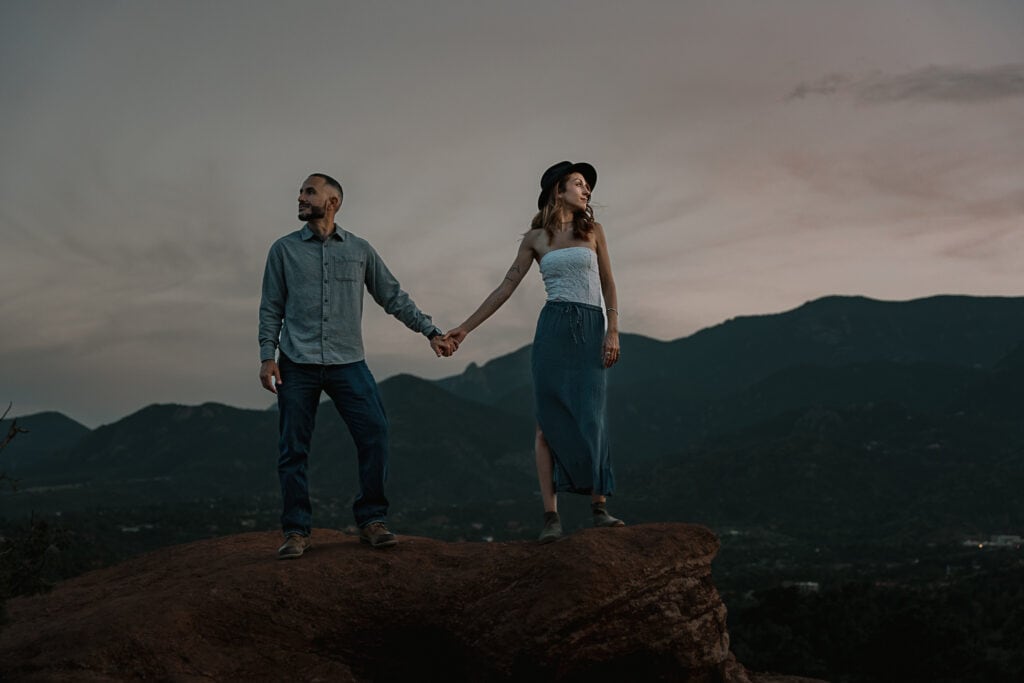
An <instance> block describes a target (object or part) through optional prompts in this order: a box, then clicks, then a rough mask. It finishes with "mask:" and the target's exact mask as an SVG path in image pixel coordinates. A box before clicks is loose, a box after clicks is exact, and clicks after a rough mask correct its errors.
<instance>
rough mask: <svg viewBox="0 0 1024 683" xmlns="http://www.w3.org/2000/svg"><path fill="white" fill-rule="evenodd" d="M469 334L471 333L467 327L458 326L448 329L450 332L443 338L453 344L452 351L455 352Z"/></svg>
mask: <svg viewBox="0 0 1024 683" xmlns="http://www.w3.org/2000/svg"><path fill="white" fill-rule="evenodd" d="M467 334H469V330H467V329H466V328H465V327H456V328H453V329H451V330H448V334H446V335H444V336H443V337H442V338H441V339H442V340H443V341H446V342H448V343H449V344H451V346H452V353H455V351H457V350H458V348H459V344H461V343H462V340H463V339H465V338H466V335H467Z"/></svg>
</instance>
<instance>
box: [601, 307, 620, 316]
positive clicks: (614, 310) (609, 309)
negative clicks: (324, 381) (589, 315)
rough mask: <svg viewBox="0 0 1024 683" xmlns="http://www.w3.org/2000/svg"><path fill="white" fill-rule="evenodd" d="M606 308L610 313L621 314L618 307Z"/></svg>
mask: <svg viewBox="0 0 1024 683" xmlns="http://www.w3.org/2000/svg"><path fill="white" fill-rule="evenodd" d="M604 310H605V311H606V312H608V313H614V314H615V315H618V314H619V311H618V309H617V308H606V309H604Z"/></svg>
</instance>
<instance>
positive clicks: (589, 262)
mask: <svg viewBox="0 0 1024 683" xmlns="http://www.w3.org/2000/svg"><path fill="white" fill-rule="evenodd" d="M540 274H541V277H543V278H544V289H545V290H547V293H548V301H575V302H578V303H583V304H590V305H592V306H600V305H601V275H600V273H598V270H597V252H595V251H594V250H593V249H590V248H588V247H565V248H563V249H555V250H554V251H549V252H548V253H546V254H544V256H543V257H542V258H541V260H540Z"/></svg>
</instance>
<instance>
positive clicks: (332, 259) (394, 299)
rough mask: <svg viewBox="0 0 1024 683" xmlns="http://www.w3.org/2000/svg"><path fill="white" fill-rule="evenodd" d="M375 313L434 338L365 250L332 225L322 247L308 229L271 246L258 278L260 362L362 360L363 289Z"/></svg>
mask: <svg viewBox="0 0 1024 683" xmlns="http://www.w3.org/2000/svg"><path fill="white" fill-rule="evenodd" d="M364 285H365V286H366V289H367V290H368V291H369V292H370V295H371V296H372V297H373V298H374V300H375V301H376V302H377V303H378V304H380V306H381V307H382V308H383V309H384V310H385V311H387V312H388V313H390V314H391V315H393V316H395V317H396V318H398V319H399V320H401V321H402V322H403V323H405V325H406V327H408V328H409V329H411V330H413V331H414V332H421V333H423V335H424V336H427V335H430V334H431V333H432V332H434V331H435V330H437V331H438V332H440V330H438V329H437V327H435V326H434V323H433V322H432V321H431V319H430V316H428V315H424V313H423V312H422V311H420V309H418V308H417V307H416V304H415V303H414V302H413V300H412V299H410V298H409V295H408V294H406V293H405V292H404V291H402V288H401V287H400V286H399V284H398V280H396V279H395V276H394V275H392V274H391V271H389V270H388V268H387V266H385V265H384V261H383V260H381V258H380V256H379V255H378V254H377V252H376V251H374V249H373V247H371V246H370V243H369V242H367V241H366V240H364V239H362V238H361V237H357V236H355V235H353V234H352V233H350V232H347V231H345V230H342V229H341V228H340V227H338V225H337V224H335V226H334V232H333V233H332V234H331V235H330V236H328V237H327V239H325V240H322V241H321V240H320V238H319V236H318V235H317V234H316V233H315V232H313V230H312V229H311V228H310V227H309V224H308V223H307V224H306V225H304V226H303V227H302V229H301V230H298V231H296V232H293V233H291V234H289V235H285V236H284V237H282V238H281V239H279V240H277V241H276V242H274V244H273V246H271V247H270V253H269V254H268V255H267V267H266V270H265V271H264V273H263V298H262V300H261V301H260V361H265V360H274V359H275V358H276V351H277V348H278V340H279V339H280V347H281V352H282V353H284V355H286V356H288V358H290V359H291V360H293V361H295V362H296V363H310V364H315V365H336V364H342V363H354V362H356V361H360V360H363V359H364V357H365V354H364V352H363V335H362V317H363V286H364Z"/></svg>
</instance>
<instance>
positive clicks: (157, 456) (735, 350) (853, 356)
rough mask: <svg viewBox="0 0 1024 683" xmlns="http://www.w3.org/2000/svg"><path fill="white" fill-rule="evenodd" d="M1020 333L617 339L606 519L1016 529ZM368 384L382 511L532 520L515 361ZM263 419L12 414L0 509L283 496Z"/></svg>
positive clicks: (322, 444)
mask: <svg viewBox="0 0 1024 683" xmlns="http://www.w3.org/2000/svg"><path fill="white" fill-rule="evenodd" d="M1021 340H1024V298H1018V297H968V296H937V297H931V298H927V299H919V300H914V301H907V302H882V301H875V300H871V299H866V298H862V297H827V298H824V299H819V300H817V301H813V302H810V303H807V304H805V305H803V306H801V307H799V308H797V309H794V310H792V311H788V312H785V313H780V314H775V315H761V316H750V317H740V318H735V319H732V320H729V321H726V322H724V323H722V324H720V325H717V326H715V327H711V328H708V329H705V330H702V331H700V332H698V333H696V334H694V335H691V336H689V337H686V338H682V339H677V340H674V341H668V342H665V341H658V340H654V339H650V338H647V337H643V336H640V335H634V334H623V335H622V340H621V343H622V349H623V356H622V360H621V362H620V363H619V364H618V365H617V366H616V367H615V368H613V369H612V370H611V371H610V373H609V419H610V430H611V435H612V441H613V453H614V456H613V457H614V462H615V466H616V471H617V478H618V481H619V490H618V491H617V494H618V495H617V496H616V497H615V499H614V501H613V503H614V506H615V507H614V509H615V510H616V511H618V512H619V513H623V514H627V515H629V516H630V517H631V518H632V519H635V520H637V521H655V520H685V521H695V520H696V521H704V522H706V523H713V524H716V525H758V524H760V525H769V526H774V527H778V528H781V529H786V530H787V531H788V532H789V533H795V534H799V535H804V536H806V537H828V536H830V535H835V534H840V535H842V534H846V535H857V534H862V535H863V534H872V535H882V536H887V537H893V538H902V537H906V536H908V535H916V536H925V535H929V534H931V535H943V534H945V535H950V534H958V533H972V532H973V533H980V532H983V531H986V530H988V531H992V532H996V531H1001V530H1002V531H1008V530H1012V529H1017V530H1019V529H1020V526H1021V524H1022V522H1024V503H1022V502H1021V500H1020V496H1019V495H1018V494H1017V492H1018V491H1020V490H1024V486H1022V485H1024V426H1022V425H1021V424H1020V423H1021V421H1020V420H1019V417H1020V416H1021V414H1022V411H1024V388H1022V387H1024V347H1022V346H1021ZM381 390H382V394H383V398H384V403H385V406H386V409H387V412H388V415H389V419H390V421H391V424H392V429H391V435H392V436H391V445H392V460H391V467H390V470H391V475H390V476H391V478H390V483H389V489H388V491H389V496H390V497H391V498H392V501H393V503H394V510H396V511H398V512H400V513H401V514H402V515H403V516H404V517H403V518H404V520H405V523H406V525H407V526H409V525H410V524H411V525H412V527H413V528H411V529H410V532H414V531H419V532H422V531H424V530H426V531H429V529H424V528H423V527H416V525H417V523H418V522H417V520H421V521H422V519H423V518H424V516H430V517H432V518H436V517H437V516H438V515H439V514H441V512H443V511H445V510H447V511H448V512H447V513H445V514H447V515H448V516H449V517H451V516H458V513H457V512H454V511H456V510H458V509H460V508H472V509H474V510H477V511H479V510H487V509H493V508H495V506H496V505H497V506H498V507H501V506H502V505H504V506H505V507H506V508H512V509H514V510H515V512H513V511H510V509H504V510H502V512H501V514H502V515H504V517H505V522H506V523H500V522H499V521H494V523H493V524H489V527H488V528H491V527H493V528H494V534H495V535H496V536H499V537H500V536H502V535H506V536H512V537H515V534H516V533H518V532H517V531H516V530H517V529H518V525H519V524H520V523H522V524H525V525H530V524H531V522H530V521H528V520H532V519H533V518H534V517H535V516H536V513H537V510H536V509H535V508H537V507H538V505H539V504H538V502H537V497H536V493H535V489H536V479H535V474H534V465H533V455H532V446H533V419H532V412H533V407H532V390H531V379H530V371H529V347H524V348H521V349H519V350H517V351H515V352H513V353H510V354H507V355H504V356H501V357H499V358H495V359H494V360H492V361H490V362H488V363H485V364H483V365H480V366H478V365H475V364H471V365H470V366H469V367H468V368H467V369H466V370H465V371H464V372H463V373H461V374H459V375H455V376H452V377H448V378H445V379H441V380H437V381H433V382H431V381H426V380H422V379H419V378H416V377H413V376H409V375H399V376H396V377H392V378H389V379H387V380H385V381H384V382H382V383H381ZM15 398H16V397H15ZM325 406H326V407H325V409H323V410H321V411H320V413H319V416H318V417H319V423H320V424H319V425H318V427H317V430H316V432H315V438H314V445H313V453H314V455H313V458H312V460H311V473H310V476H311V481H312V485H313V493H314V496H317V497H318V499H321V500H325V501H326V500H328V499H330V500H332V501H334V503H335V504H337V505H338V506H341V507H344V506H346V505H347V504H349V503H350V502H351V498H352V494H354V492H355V481H354V480H355V477H354V449H353V446H352V442H351V439H350V437H349V436H348V433H347V431H346V429H345V427H344V424H343V423H342V422H341V420H340V419H339V418H338V417H337V415H336V413H335V411H334V410H333V407H332V406H330V404H325ZM276 419H277V418H276V414H274V413H273V412H270V411H256V410H242V409H238V408H232V407H229V406H224V405H218V404H212V403H209V404H203V405H200V406H180V405H152V406H148V407H145V408H143V409H141V410H139V411H138V412H136V413H133V414H131V415H129V416H127V417H125V418H123V419H121V420H119V421H117V422H115V423H112V424H109V425H105V426H102V427H100V428H97V429H95V430H88V429H87V428H85V427H84V426H82V425H80V424H78V423H77V422H75V421H74V420H72V419H71V418H68V417H65V416H62V415H59V414H56V413H39V414H36V415H29V416H23V417H19V418H18V424H19V426H22V427H25V428H28V429H29V430H30V432H29V433H28V434H23V435H19V436H18V438H17V439H15V440H14V441H12V442H11V444H10V446H9V447H8V448H7V449H6V450H5V451H4V453H3V454H2V455H0V458H2V460H0V469H3V470H4V471H6V472H7V473H8V474H9V475H11V476H13V477H14V478H16V479H18V480H19V490H18V491H16V492H7V493H4V494H2V495H0V515H3V516H7V517H14V516H17V515H19V514H27V513H28V512H29V511H35V512H53V511H58V510H59V511H69V510H87V509H92V508H95V507H97V506H105V507H110V508H117V507H131V506H140V505H153V504H161V505H172V504H184V503H195V502H196V501H202V500H215V499H223V498H235V499H242V498H246V497H253V498H259V497H265V498H266V499H267V500H270V501H275V500H276V498H275V497H276V491H277V483H276V476H275V462H276V438H277V437H276ZM335 453H337V454H338V455H339V456H340V457H335V455H334V454H335ZM480 514H486V513H480ZM531 533H532V532H531Z"/></svg>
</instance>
